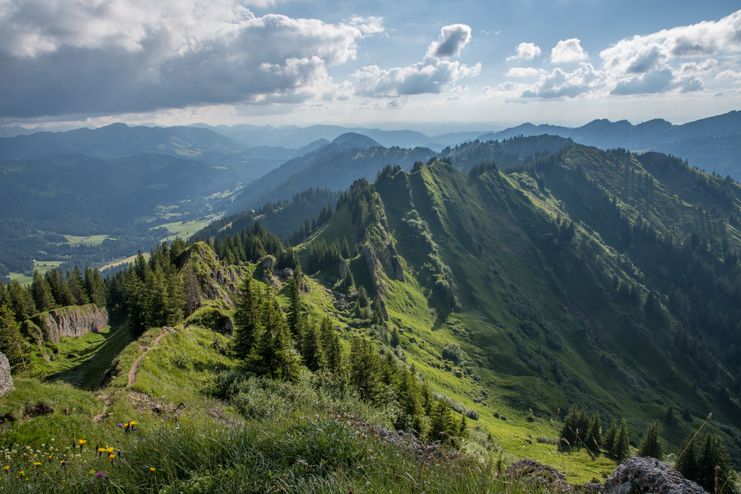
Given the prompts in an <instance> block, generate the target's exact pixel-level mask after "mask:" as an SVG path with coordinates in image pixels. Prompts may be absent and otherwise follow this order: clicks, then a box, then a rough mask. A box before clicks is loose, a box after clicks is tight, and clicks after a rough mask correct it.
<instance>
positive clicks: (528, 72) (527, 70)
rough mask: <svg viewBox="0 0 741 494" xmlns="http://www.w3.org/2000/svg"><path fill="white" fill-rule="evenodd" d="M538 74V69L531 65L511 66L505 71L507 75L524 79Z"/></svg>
mask: <svg viewBox="0 0 741 494" xmlns="http://www.w3.org/2000/svg"><path fill="white" fill-rule="evenodd" d="M538 74H540V71H539V70H538V69H534V68H532V67H512V68H511V69H509V70H508V71H507V74H506V75H507V77H515V78H518V79H524V78H527V77H535V76H537V75H538Z"/></svg>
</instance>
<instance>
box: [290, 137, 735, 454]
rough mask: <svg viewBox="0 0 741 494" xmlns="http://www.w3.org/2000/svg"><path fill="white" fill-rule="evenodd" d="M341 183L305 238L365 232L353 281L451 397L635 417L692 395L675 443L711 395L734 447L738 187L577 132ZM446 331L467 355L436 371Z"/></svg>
mask: <svg viewBox="0 0 741 494" xmlns="http://www.w3.org/2000/svg"><path fill="white" fill-rule="evenodd" d="M474 145H475V144H474ZM672 168H674V171H672ZM353 189H354V190H353V191H351V192H350V193H349V195H348V198H349V199H348V200H347V201H346V202H345V205H344V206H342V207H339V206H338V210H337V211H336V212H335V214H334V216H333V217H332V218H330V220H329V222H328V223H327V224H326V226H324V227H323V228H321V229H320V230H319V232H318V233H317V234H315V235H314V236H313V237H312V238H311V239H310V240H309V241H308V242H307V244H306V245H305V247H304V249H305V252H307V255H309V254H310V252H311V250H312V245H313V244H316V245H321V244H332V243H334V242H338V243H341V242H344V241H351V242H352V241H355V242H359V247H358V249H357V252H358V253H359V254H358V257H357V259H355V260H350V262H349V264H350V266H351V268H352V269H353V274H354V275H355V276H354V277H355V279H356V281H357V282H358V283H361V284H364V285H365V286H366V288H367V289H368V291H369V292H370V293H375V294H377V295H378V296H379V297H380V299H381V300H382V302H383V305H384V309H385V313H386V314H387V317H388V320H387V325H388V328H389V329H388V331H399V332H400V333H401V347H402V348H403V349H404V351H405V353H406V354H407V355H408V356H409V358H410V361H412V362H413V363H414V365H415V366H416V367H417V368H418V369H419V370H420V371H421V372H422V373H423V375H425V376H426V377H427V378H428V379H430V380H431V381H432V382H434V383H435V384H436V385H438V386H440V387H441V388H442V389H444V390H445V393H446V394H449V395H450V396H451V397H453V399H455V400H458V401H459V402H460V403H462V404H463V405H464V406H466V407H471V408H473V409H475V410H477V412H478V413H479V414H481V415H482V416H488V417H492V416H494V412H495V411H497V410H498V409H500V407H501V406H502V405H501V404H502V403H506V404H508V405H509V406H510V407H512V408H514V409H516V410H527V409H531V410H533V411H535V413H536V415H544V416H551V415H552V414H555V413H556V410H558V409H561V410H563V409H565V408H566V407H568V406H569V404H571V403H581V404H583V405H584V406H587V407H588V408H591V409H594V410H597V411H598V412H600V414H602V415H603V420H605V419H606V418H608V417H615V416H621V415H623V416H626V417H628V418H629V421H630V422H631V425H632V426H634V427H635V428H636V429H639V428H641V427H642V426H643V425H644V424H645V423H646V422H647V421H649V420H652V419H659V420H661V419H662V418H663V417H664V416H665V414H666V413H667V410H668V409H669V408H673V409H675V410H686V413H685V417H686V418H685V421H683V422H682V423H680V424H679V425H677V426H674V427H675V428H674V429H672V430H670V431H667V440H669V441H671V442H672V443H673V444H674V445H675V446H678V444H677V441H679V440H681V438H682V437H683V435H684V433H686V432H687V431H689V430H691V428H692V427H694V426H696V424H697V423H698V422H699V421H701V420H702V418H703V417H704V416H705V415H706V414H707V412H708V411H709V410H712V412H713V415H714V417H716V419H717V420H718V421H719V422H720V425H721V428H722V430H723V431H724V433H725V434H727V437H728V441H729V442H730V443H731V444H732V447H733V448H734V451H735V453H734V455H736V458H738V452H739V451H741V449H740V448H741V435H740V434H739V430H740V428H741V422H739V417H741V403H739V401H738V399H737V396H738V394H739V389H740V388H739V386H740V383H739V381H738V379H737V377H736V376H738V375H741V369H739V362H740V360H739V354H738V347H739V339H738V338H739V335H738V328H737V327H736V321H738V320H739V318H740V317H741V314H738V313H737V309H736V308H738V307H741V300H740V299H739V298H738V297H739V294H741V291H739V280H740V279H741V278H740V277H739V274H740V270H739V264H738V256H737V254H736V253H737V252H738V250H739V246H741V236H739V230H738V228H737V226H736V225H738V224H739V222H738V219H739V212H741V209H740V208H741V200H740V199H741V196H739V186H738V184H736V183H733V182H728V181H723V180H720V179H718V178H715V177H711V176H708V175H706V174H702V173H700V172H697V171H696V170H692V169H689V168H687V167H686V165H684V164H683V163H682V162H680V161H678V160H676V159H672V158H667V157H665V156H663V155H657V154H647V155H633V154H628V153H624V152H611V153H606V152H602V151H599V150H598V149H596V148H587V147H584V146H578V145H572V146H568V147H566V148H564V149H563V150H561V151H559V152H557V153H555V154H552V155H550V156H547V157H542V158H541V159H540V160H538V161H537V162H536V165H534V166H530V167H527V168H524V169H521V170H519V171H513V172H510V173H504V172H502V171H500V170H498V169H496V168H495V167H493V166H488V167H478V168H475V169H474V170H473V171H472V173H471V175H470V176H466V175H464V174H462V173H461V172H460V171H458V170H456V169H455V168H454V167H452V166H450V165H448V164H445V163H435V164H432V165H431V166H418V167H415V169H414V170H413V171H412V172H411V173H406V172H404V171H402V170H400V169H398V168H397V169H387V170H385V171H384V172H383V173H382V174H381V175H380V177H379V180H378V182H377V183H376V184H375V185H374V186H369V185H367V184H366V185H363V183H362V182H361V183H358V184H356V185H354V187H353ZM364 197H365V198H366V199H362V198H364ZM353 198H354V199H353ZM374 211H375V212H374ZM364 217H366V218H367V219H366V220H364V219H363V218H364ZM350 225H352V226H350ZM358 229H359V230H358ZM688 266H689V267H690V268H689V269H690V272H691V273H692V276H688V275H687V271H686V270H687V269H688ZM731 308H733V309H731ZM636 342H640V344H639V345H636ZM450 345H459V346H460V348H461V349H462V355H463V356H462V357H461V358H460V362H459V363H458V364H457V365H456V366H454V367H452V368H450V367H447V366H446V367H445V368H441V360H440V355H441V352H443V350H444V348H446V347H448V346H450ZM492 420H494V419H492ZM533 454H535V453H533Z"/></svg>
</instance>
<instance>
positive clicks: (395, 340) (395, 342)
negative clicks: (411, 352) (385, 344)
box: [389, 328, 401, 348]
mask: <svg viewBox="0 0 741 494" xmlns="http://www.w3.org/2000/svg"><path fill="white" fill-rule="evenodd" d="M400 342H401V340H400V339H399V330H398V329H396V328H394V329H393V330H392V331H391V339H390V341H389V344H390V345H391V346H392V347H393V348H396V347H398V346H399V343H400Z"/></svg>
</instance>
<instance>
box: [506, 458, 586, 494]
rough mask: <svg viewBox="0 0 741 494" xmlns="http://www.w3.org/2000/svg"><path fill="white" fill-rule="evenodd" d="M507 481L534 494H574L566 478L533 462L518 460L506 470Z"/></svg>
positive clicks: (556, 471)
mask: <svg viewBox="0 0 741 494" xmlns="http://www.w3.org/2000/svg"><path fill="white" fill-rule="evenodd" d="M506 475H507V481H508V482H514V483H515V484H517V485H519V486H520V487H527V488H528V489H532V490H533V491H534V492H541V491H543V492H548V493H552V494H562V493H571V492H574V489H573V488H572V487H571V486H570V485H569V484H568V483H567V482H566V478H565V477H564V476H563V475H561V473H560V472H559V471H558V470H556V469H555V468H553V467H549V466H546V465H543V464H541V463H538V462H537V461H534V460H520V461H518V462H515V463H513V464H512V465H510V466H509V467H508V468H507V473H506Z"/></svg>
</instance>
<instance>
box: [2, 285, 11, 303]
mask: <svg viewBox="0 0 741 494" xmlns="http://www.w3.org/2000/svg"><path fill="white" fill-rule="evenodd" d="M5 304H10V298H9V297H8V289H7V288H5V285H4V284H3V282H2V280H0V305H5Z"/></svg>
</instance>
